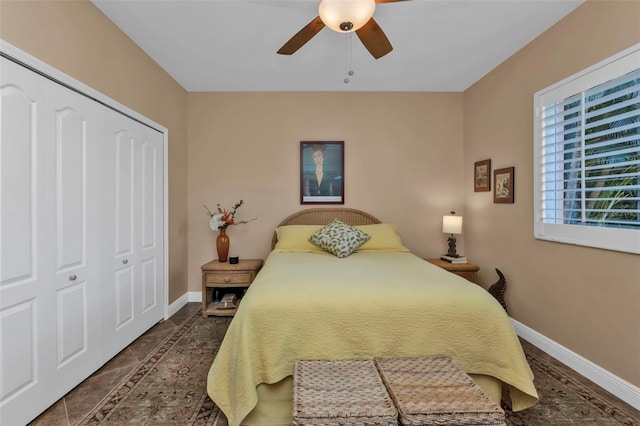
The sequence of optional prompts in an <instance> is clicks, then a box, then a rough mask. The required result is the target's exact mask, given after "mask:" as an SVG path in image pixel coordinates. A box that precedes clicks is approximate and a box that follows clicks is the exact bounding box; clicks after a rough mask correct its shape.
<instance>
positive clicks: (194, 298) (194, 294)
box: [187, 291, 202, 302]
mask: <svg viewBox="0 0 640 426" xmlns="http://www.w3.org/2000/svg"><path fill="white" fill-rule="evenodd" d="M187 294H188V295H189V302H202V292H201V291H190V292H189V293H187Z"/></svg>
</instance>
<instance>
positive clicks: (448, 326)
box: [207, 252, 538, 426]
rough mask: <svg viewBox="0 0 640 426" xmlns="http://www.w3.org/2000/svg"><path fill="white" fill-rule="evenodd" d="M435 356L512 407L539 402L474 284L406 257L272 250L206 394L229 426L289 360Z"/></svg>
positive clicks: (503, 319)
mask: <svg viewBox="0 0 640 426" xmlns="http://www.w3.org/2000/svg"><path fill="white" fill-rule="evenodd" d="M440 354H442V355H447V356H450V357H451V358H453V359H454V360H455V361H456V362H457V363H458V364H459V365H460V366H461V367H462V369H463V370H464V371H466V372H467V373H475V374H485V375H489V376H493V377H495V378H497V379H499V380H501V381H502V382H504V383H507V384H508V385H510V387H511V388H510V393H511V401H512V405H513V409H514V410H521V409H524V408H527V407H530V406H532V405H534V404H535V403H536V401H537V399H538V396H537V393H536V389H535V387H534V385H533V374H532V373H531V370H530V368H529V365H528V364H527V361H526V359H525V356H524V353H523V352H522V347H521V346H520V342H519V341H518V338H517V336H516V333H515V331H514V329H513V326H512V325H511V322H510V321H509V318H508V316H507V315H506V313H505V311H504V310H503V309H502V307H501V306H500V304H499V303H498V302H497V301H496V300H495V299H494V298H493V297H492V296H491V295H489V293H487V292H486V291H485V290H483V289H482V288H481V287H479V286H477V285H475V284H473V283H471V282H469V281H467V280H465V279H463V278H461V277H458V276H456V275H453V274H450V273H448V272H446V271H444V270H443V269H440V268H438V267H436V266H434V265H431V264H430V263H428V262H426V261H424V260H422V259H420V258H418V257H417V256H415V255H413V254H411V253H355V254H353V255H351V256H349V257H347V258H344V259H338V258H336V257H335V256H333V255H331V254H328V253H278V252H272V253H271V254H270V255H269V257H268V258H267V261H266V262H265V265H264V267H263V268H262V270H261V271H260V273H259V274H258V276H257V277H256V279H255V281H254V282H253V284H252V285H251V287H250V288H249V290H248V291H247V294H246V296H245V297H244V298H243V300H242V303H241V304H240V308H239V309H238V312H237V314H236V316H235V317H234V319H233V320H232V322H231V324H230V326H229V330H228V331H227V334H226V336H225V338H224V341H223V342H222V344H221V346H220V351H219V352H218V354H217V356H216V358H215V361H214V363H213V365H212V366H211V369H210V371H209V376H208V381H207V391H208V393H209V396H210V397H211V398H212V400H213V401H214V402H215V403H216V404H217V405H218V406H219V407H220V409H222V411H223V412H224V413H225V415H226V416H227V418H228V420H229V424H230V425H232V426H234V425H239V424H240V422H241V421H242V420H243V418H244V417H245V416H246V415H247V414H248V413H249V412H250V411H251V410H252V409H253V407H254V406H255V405H256V403H257V401H258V396H257V393H256V386H257V385H258V384H260V383H276V382H278V381H280V380H282V379H283V378H285V377H286V376H290V375H292V374H293V367H294V361H295V360H296V359H348V358H373V357H377V356H425V355H440Z"/></svg>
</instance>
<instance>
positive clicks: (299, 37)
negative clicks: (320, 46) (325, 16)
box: [278, 16, 324, 55]
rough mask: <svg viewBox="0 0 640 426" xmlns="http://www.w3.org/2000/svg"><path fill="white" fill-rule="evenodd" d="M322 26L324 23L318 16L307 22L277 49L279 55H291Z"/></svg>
mask: <svg viewBox="0 0 640 426" xmlns="http://www.w3.org/2000/svg"><path fill="white" fill-rule="evenodd" d="M323 28H324V23H323V22H322V20H321V19H320V17H319V16H318V17H317V18H316V19H314V20H313V21H311V22H309V23H308V24H307V25H306V26H305V27H304V28H303V29H301V30H300V31H298V32H297V33H296V35H294V36H293V37H291V38H290V39H289V41H288V42H286V43H285V44H284V46H282V47H281V48H280V50H278V53H279V54H281V55H291V54H293V53H295V51H296V50H298V49H300V48H301V47H302V46H304V45H305V43H306V42H308V41H309V40H311V39H312V38H313V36H314V35H316V34H318V32H319V31H320V30H321V29H323Z"/></svg>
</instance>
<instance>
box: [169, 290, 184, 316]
mask: <svg viewBox="0 0 640 426" xmlns="http://www.w3.org/2000/svg"><path fill="white" fill-rule="evenodd" d="M188 294H189V293H185V294H183V295H182V296H180V297H178V298H177V299H176V300H175V301H174V302H173V303H172V304H170V305H169V309H167V317H166V318H165V319H169V318H171V316H173V314H175V313H176V312H178V311H179V310H180V309H181V308H182V307H183V306H184V305H186V304H187V302H189V298H188Z"/></svg>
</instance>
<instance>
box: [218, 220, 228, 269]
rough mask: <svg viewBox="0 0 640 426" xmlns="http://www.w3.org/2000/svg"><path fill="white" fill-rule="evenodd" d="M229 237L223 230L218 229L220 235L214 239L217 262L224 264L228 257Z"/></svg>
mask: <svg viewBox="0 0 640 426" xmlns="http://www.w3.org/2000/svg"><path fill="white" fill-rule="evenodd" d="M229 243H230V241H229V236H228V235H227V230H226V229H225V228H220V234H219V235H218V238H216V248H217V249H218V262H226V261H227V256H229Z"/></svg>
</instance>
